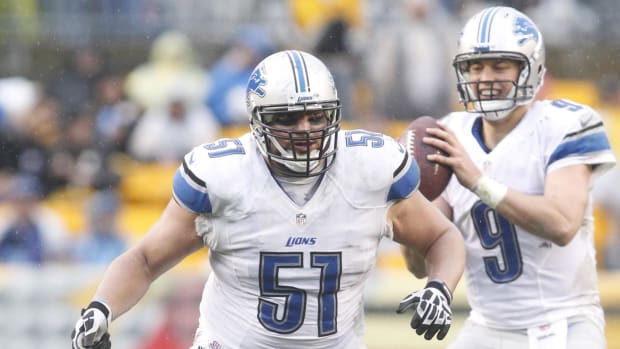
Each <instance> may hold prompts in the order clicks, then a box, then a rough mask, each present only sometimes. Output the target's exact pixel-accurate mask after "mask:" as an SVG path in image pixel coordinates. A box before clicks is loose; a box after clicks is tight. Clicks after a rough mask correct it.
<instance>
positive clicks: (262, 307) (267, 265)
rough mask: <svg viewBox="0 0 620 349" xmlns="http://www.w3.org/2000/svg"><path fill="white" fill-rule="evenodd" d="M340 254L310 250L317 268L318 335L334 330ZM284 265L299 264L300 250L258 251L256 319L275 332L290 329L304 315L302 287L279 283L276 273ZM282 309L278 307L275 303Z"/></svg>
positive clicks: (301, 260) (304, 305) (326, 334)
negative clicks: (288, 251) (291, 251)
mask: <svg viewBox="0 0 620 349" xmlns="http://www.w3.org/2000/svg"><path fill="white" fill-rule="evenodd" d="M341 259H342V255H341V253H340V252H311V253H310V264H311V265H310V266H311V267H312V268H319V269H320V270H321V275H320V278H319V280H318V282H319V299H318V301H319V314H318V319H317V320H318V321H317V323H318V333H319V337H322V336H328V335H330V334H333V333H336V331H337V324H336V318H337V309H338V306H337V303H338V299H337V294H338V290H340V275H341V273H342V265H341ZM284 268H303V253H301V252H294V253H267V252H261V255H260V275H259V283H260V294H261V297H260V298H259V300H258V321H259V322H260V323H261V324H262V325H263V327H265V328H266V329H267V330H269V331H272V332H276V333H283V334H284V333H292V332H295V331H297V330H298V329H299V328H300V327H301V325H302V324H303V323H304V318H305V316H306V298H307V297H308V295H307V294H306V291H304V290H303V289H300V288H297V287H293V286H285V285H280V282H279V278H278V274H279V272H280V271H281V270H282V269H284ZM269 297H282V298H284V303H283V304H281V305H279V304H278V303H276V302H273V301H270V300H269ZM280 306H282V307H283V309H281V310H279V309H278V307H280Z"/></svg>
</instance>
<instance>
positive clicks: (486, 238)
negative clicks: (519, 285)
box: [471, 201, 523, 284]
mask: <svg viewBox="0 0 620 349" xmlns="http://www.w3.org/2000/svg"><path fill="white" fill-rule="evenodd" d="M471 215H472V218H473V220H474V227H475V228H476V232H477V233H478V237H479V238H480V245H482V247H483V248H485V249H489V250H490V249H494V248H496V247H499V248H500V250H501V255H502V258H503V261H501V262H503V263H501V264H500V260H499V258H498V257H484V258H482V259H483V260H484V268H485V270H486V272H487V275H488V276H489V278H490V279H491V280H492V281H493V282H496V283H500V284H501V283H506V282H511V281H514V280H516V279H517V278H518V277H519V276H521V273H522V272H523V259H522V257H521V249H520V248H519V240H517V232H516V230H515V226H514V225H513V224H512V223H510V222H509V221H508V219H506V218H505V217H504V216H502V215H500V214H498V213H497V211H495V210H493V209H491V208H490V207H489V206H487V204H485V203H483V202H482V201H478V202H476V204H475V205H474V207H473V208H472V209H471Z"/></svg>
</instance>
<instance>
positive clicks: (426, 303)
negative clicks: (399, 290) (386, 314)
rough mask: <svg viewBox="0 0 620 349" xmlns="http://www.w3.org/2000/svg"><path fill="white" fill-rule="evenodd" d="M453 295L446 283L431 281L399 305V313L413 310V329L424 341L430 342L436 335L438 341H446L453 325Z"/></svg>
mask: <svg viewBox="0 0 620 349" xmlns="http://www.w3.org/2000/svg"><path fill="white" fill-rule="evenodd" d="M451 302H452V294H451V293H450V289H449V288H448V287H447V286H446V284H445V283H443V282H441V281H429V282H428V283H427V284H426V286H425V288H424V289H423V290H419V291H416V292H413V293H411V294H410V295H408V296H407V297H405V298H404V299H403V300H402V301H400V304H399V305H398V310H396V312H397V313H399V314H400V313H403V312H404V311H406V310H407V309H409V308H413V309H414V310H415V313H414V314H413V318H412V319H411V328H413V329H415V330H416V331H415V332H416V333H417V334H418V335H422V334H424V339H427V340H430V339H432V338H433V336H434V335H435V334H437V339H439V340H441V339H444V337H445V336H446V334H447V333H448V330H449V329H450V325H451V324H452V310H450V303H451Z"/></svg>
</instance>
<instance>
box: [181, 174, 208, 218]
mask: <svg viewBox="0 0 620 349" xmlns="http://www.w3.org/2000/svg"><path fill="white" fill-rule="evenodd" d="M172 190H173V192H174V196H175V198H176V199H177V200H178V201H180V204H182V205H184V206H185V207H187V208H189V209H190V210H192V211H194V212H196V213H211V201H210V200H209V194H207V193H205V192H203V191H200V190H197V189H195V188H194V187H192V186H191V185H189V183H187V181H186V180H185V178H183V175H182V174H181V169H178V170H177V172H176V173H175V174H174V179H173V182H172Z"/></svg>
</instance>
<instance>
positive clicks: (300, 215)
mask: <svg viewBox="0 0 620 349" xmlns="http://www.w3.org/2000/svg"><path fill="white" fill-rule="evenodd" d="M295 221H296V222H297V225H304V224H306V215H305V214H303V213H298V214H297V216H295Z"/></svg>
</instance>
